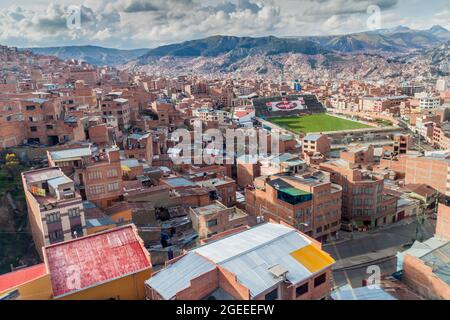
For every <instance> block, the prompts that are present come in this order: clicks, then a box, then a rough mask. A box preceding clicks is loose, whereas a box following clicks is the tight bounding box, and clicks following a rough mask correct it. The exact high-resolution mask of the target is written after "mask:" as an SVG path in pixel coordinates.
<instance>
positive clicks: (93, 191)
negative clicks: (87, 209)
mask: <svg viewBox="0 0 450 320" xmlns="http://www.w3.org/2000/svg"><path fill="white" fill-rule="evenodd" d="M89 191H90V193H91V194H102V193H105V187H104V186H103V185H99V186H92V187H90V188H89Z"/></svg>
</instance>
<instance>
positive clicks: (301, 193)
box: [281, 188, 310, 197]
mask: <svg viewBox="0 0 450 320" xmlns="http://www.w3.org/2000/svg"><path fill="white" fill-rule="evenodd" d="M281 191H283V192H284V193H287V194H288V195H290V196H293V197H296V196H304V195H308V194H310V193H309V192H306V191H303V190H300V189H297V188H286V189H282V190H281Z"/></svg>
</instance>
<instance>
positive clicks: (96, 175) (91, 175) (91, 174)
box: [88, 171, 102, 180]
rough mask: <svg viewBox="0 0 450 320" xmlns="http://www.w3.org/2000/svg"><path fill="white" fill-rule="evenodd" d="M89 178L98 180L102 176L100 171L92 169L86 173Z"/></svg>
mask: <svg viewBox="0 0 450 320" xmlns="http://www.w3.org/2000/svg"><path fill="white" fill-rule="evenodd" d="M88 177H89V180H99V179H101V178H102V172H101V171H92V172H89V173H88Z"/></svg>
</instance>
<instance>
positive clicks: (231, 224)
mask: <svg viewBox="0 0 450 320" xmlns="http://www.w3.org/2000/svg"><path fill="white" fill-rule="evenodd" d="M235 210H239V209H236V208H230V209H228V208H227V209H224V210H220V211H217V212H215V213H212V214H208V215H202V214H197V213H196V212H195V211H194V210H192V209H191V210H190V218H191V221H192V227H193V228H194V230H195V231H197V233H198V235H199V238H200V239H204V238H209V237H210V236H211V235H214V234H217V233H221V232H224V231H227V230H230V229H234V228H237V227H241V226H243V225H247V224H248V216H247V215H246V216H243V217H241V218H237V219H233V220H230V217H229V215H230V213H231V212H233V211H235ZM212 220H216V221H217V224H216V225H215V226H209V227H208V224H207V223H208V221H212Z"/></svg>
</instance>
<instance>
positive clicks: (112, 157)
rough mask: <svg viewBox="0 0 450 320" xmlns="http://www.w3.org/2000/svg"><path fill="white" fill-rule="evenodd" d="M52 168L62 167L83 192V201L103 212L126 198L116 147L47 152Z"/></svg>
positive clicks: (89, 147)
mask: <svg viewBox="0 0 450 320" xmlns="http://www.w3.org/2000/svg"><path fill="white" fill-rule="evenodd" d="M47 158H48V162H49V165H50V166H51V167H60V168H61V170H62V171H63V172H64V173H66V174H67V175H70V176H73V177H74V178H73V180H74V182H75V184H76V186H77V188H79V190H80V194H81V196H82V197H83V200H89V201H91V202H93V203H95V204H97V205H98V206H100V207H102V208H107V207H109V206H110V205H111V204H112V203H114V202H115V201H119V200H121V199H122V197H123V193H124V190H123V181H122V167H121V164H120V155H119V149H118V148H117V147H112V148H102V149H99V148H97V147H95V146H93V145H88V146H84V147H77V148H70V149H63V150H58V151H47Z"/></svg>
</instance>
